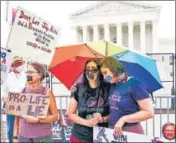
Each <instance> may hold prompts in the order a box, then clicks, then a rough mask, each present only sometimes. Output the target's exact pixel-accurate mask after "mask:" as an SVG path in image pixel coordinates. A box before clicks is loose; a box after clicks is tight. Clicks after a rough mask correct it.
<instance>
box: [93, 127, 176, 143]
mask: <svg viewBox="0 0 176 143" xmlns="http://www.w3.org/2000/svg"><path fill="white" fill-rule="evenodd" d="M93 141H94V142H114V143H118V142H121V143H122V142H124V143H128V142H152V143H155V142H157V143H164V142H173V141H174V140H172V141H169V140H165V139H163V138H162V139H161V138H159V137H150V136H146V135H141V134H135V133H131V132H125V131H123V135H122V136H115V135H114V134H113V129H109V128H104V127H94V128H93Z"/></svg>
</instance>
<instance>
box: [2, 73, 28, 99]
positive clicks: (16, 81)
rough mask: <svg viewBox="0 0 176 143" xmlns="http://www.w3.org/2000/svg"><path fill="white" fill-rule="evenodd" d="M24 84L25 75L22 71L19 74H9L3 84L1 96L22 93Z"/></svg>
mask: <svg viewBox="0 0 176 143" xmlns="http://www.w3.org/2000/svg"><path fill="white" fill-rule="evenodd" d="M25 84H26V74H25V72H24V71H22V72H21V73H19V74H15V73H14V72H10V73H9V75H8V77H7V80H6V82H5V83H4V84H3V91H2V90H1V96H2V97H4V96H8V92H22V90H23V89H24V87H25Z"/></svg>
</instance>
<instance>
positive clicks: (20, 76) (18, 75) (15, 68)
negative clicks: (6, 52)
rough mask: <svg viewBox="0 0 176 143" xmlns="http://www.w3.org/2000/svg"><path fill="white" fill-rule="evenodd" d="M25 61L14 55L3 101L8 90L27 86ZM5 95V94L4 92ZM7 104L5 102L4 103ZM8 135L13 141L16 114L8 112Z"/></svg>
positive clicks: (14, 90)
mask: <svg viewBox="0 0 176 143" xmlns="http://www.w3.org/2000/svg"><path fill="white" fill-rule="evenodd" d="M24 63H25V62H24V61H23V59H22V58H21V57H19V56H15V57H13V62H12V65H11V69H10V70H11V72H10V73H9V74H8V76H7V80H6V81H5V82H4V84H3V91H4V95H6V96H3V97H2V101H4V102H6V101H7V94H8V92H21V91H22V89H23V88H24V87H25V83H26V75H25V72H24ZM2 95H3V94H2ZM4 104H5V103H4ZM6 120H7V137H8V140H9V142H12V141H13V129H14V120H15V116H14V115H9V114H7V119H6Z"/></svg>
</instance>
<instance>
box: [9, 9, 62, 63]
mask: <svg viewBox="0 0 176 143" xmlns="http://www.w3.org/2000/svg"><path fill="white" fill-rule="evenodd" d="M58 32H59V30H58V28H56V27H55V26H53V25H52V24H50V23H49V22H47V21H45V20H43V19H41V18H39V17H37V16H36V15H34V14H32V13H31V12H28V11H26V10H25V9H23V8H21V7H18V9H17V12H16V16H15V20H14V22H13V26H12V28H11V32H10V34H9V39H8V42H7V47H8V48H13V51H14V52H15V54H16V55H19V56H21V57H25V58H27V59H30V60H32V61H37V62H39V63H41V64H46V65H49V64H50V62H51V60H52V57H53V54H54V51H55V47H57V43H58V37H59V34H58Z"/></svg>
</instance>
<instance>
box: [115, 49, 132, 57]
mask: <svg viewBox="0 0 176 143" xmlns="http://www.w3.org/2000/svg"><path fill="white" fill-rule="evenodd" d="M128 52H130V51H129V50H128V51H124V52H122V53H119V55H120V56H118V54H117V57H118V58H120V57H122V56H124V55H125V54H127V53H128Z"/></svg>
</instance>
